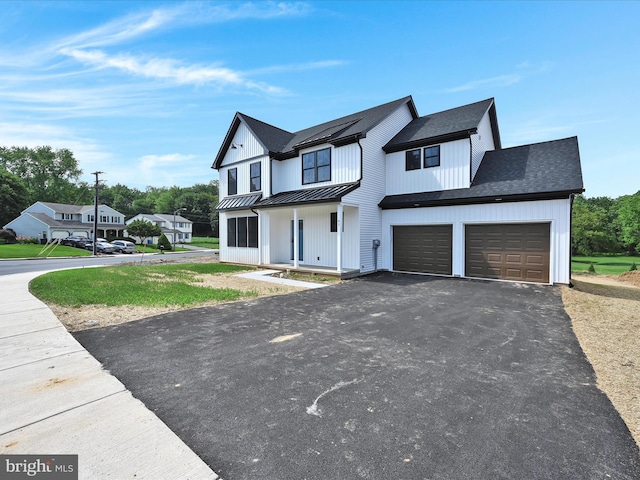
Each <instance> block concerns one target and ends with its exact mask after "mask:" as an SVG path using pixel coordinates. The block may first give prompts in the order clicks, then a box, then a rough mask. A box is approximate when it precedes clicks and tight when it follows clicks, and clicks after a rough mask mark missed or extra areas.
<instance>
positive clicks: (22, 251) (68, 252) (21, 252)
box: [0, 243, 91, 258]
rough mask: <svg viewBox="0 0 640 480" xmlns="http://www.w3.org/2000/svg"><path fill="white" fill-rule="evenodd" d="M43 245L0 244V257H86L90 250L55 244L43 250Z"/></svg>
mask: <svg viewBox="0 0 640 480" xmlns="http://www.w3.org/2000/svg"><path fill="white" fill-rule="evenodd" d="M43 247H45V245H34V244H32V243H29V244H24V245H23V244H20V243H13V244H8V245H7V244H0V258H34V257H86V256H87V255H91V252H89V251H87V250H83V249H81V248H74V247H65V246H63V245H57V246H54V247H51V246H50V247H47V250H45V251H44V252H43Z"/></svg>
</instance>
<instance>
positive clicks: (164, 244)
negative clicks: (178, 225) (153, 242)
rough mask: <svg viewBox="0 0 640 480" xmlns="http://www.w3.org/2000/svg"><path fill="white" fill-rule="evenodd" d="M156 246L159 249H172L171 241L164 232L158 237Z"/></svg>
mask: <svg viewBox="0 0 640 480" xmlns="http://www.w3.org/2000/svg"><path fill="white" fill-rule="evenodd" d="M158 248H159V249H161V250H173V247H172V246H171V242H170V241H169V239H168V238H167V236H166V235H165V234H164V233H163V234H162V235H160V238H158Z"/></svg>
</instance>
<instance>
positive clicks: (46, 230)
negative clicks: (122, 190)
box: [4, 202, 125, 241]
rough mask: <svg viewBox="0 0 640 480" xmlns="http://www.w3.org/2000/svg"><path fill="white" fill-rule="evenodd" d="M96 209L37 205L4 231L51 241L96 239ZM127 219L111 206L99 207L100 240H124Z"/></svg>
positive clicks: (46, 204)
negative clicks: (94, 228)
mask: <svg viewBox="0 0 640 480" xmlns="http://www.w3.org/2000/svg"><path fill="white" fill-rule="evenodd" d="M94 212H95V206H94V205H66V204H62V203H51V202H36V203H34V204H33V205H31V206H30V207H27V208H26V209H24V210H23V211H22V213H21V214H20V216H19V217H17V218H15V219H13V220H11V221H10V222H9V223H7V224H6V225H5V226H4V228H10V229H12V230H13V231H15V232H16V234H17V235H20V236H24V237H31V238H37V239H38V240H40V241H43V240H44V241H49V240H52V239H56V238H66V237H70V236H76V237H85V238H90V239H92V238H93V223H94ZM124 228H125V224H124V215H123V214H122V213H120V212H118V211H117V210H114V209H113V208H111V207H109V206H108V205H98V235H96V236H97V237H98V238H101V237H104V238H107V237H119V236H122V234H123V231H124Z"/></svg>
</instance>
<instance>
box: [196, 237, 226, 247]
mask: <svg viewBox="0 0 640 480" xmlns="http://www.w3.org/2000/svg"><path fill="white" fill-rule="evenodd" d="M189 245H194V246H196V247H203V248H220V239H218V238H216V237H193V238H192V239H191V243H190V244H189Z"/></svg>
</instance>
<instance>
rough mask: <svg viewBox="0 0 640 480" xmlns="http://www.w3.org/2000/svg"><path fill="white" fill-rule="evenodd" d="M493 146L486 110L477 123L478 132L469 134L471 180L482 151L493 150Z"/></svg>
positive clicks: (477, 166) (478, 165)
mask: <svg viewBox="0 0 640 480" xmlns="http://www.w3.org/2000/svg"><path fill="white" fill-rule="evenodd" d="M495 148H496V147H495V144H494V143H493V131H492V130H491V120H490V119H489V112H487V113H485V114H484V117H482V120H481V121H480V124H479V125H478V133H474V134H473V135H471V180H473V179H474V178H475V176H476V173H477V172H478V168H479V167H480V163H481V162H482V157H484V153H485V152H486V151H488V150H495Z"/></svg>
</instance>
